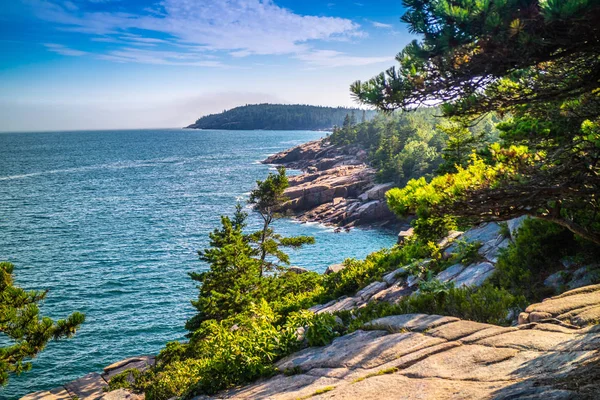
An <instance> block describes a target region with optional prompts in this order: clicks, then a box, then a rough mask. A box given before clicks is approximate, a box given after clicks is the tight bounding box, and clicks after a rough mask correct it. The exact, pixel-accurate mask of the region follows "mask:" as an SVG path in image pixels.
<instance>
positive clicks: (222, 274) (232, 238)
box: [185, 204, 260, 332]
mask: <svg viewBox="0 0 600 400" xmlns="http://www.w3.org/2000/svg"><path fill="white" fill-rule="evenodd" d="M246 217H247V214H246V213H244V212H243V211H242V209H241V205H239V204H238V205H237V207H236V212H235V214H234V217H233V219H231V218H229V217H227V216H223V217H221V227H220V228H217V229H215V230H214V231H213V232H212V233H210V234H209V238H210V248H208V249H205V250H202V251H199V252H198V254H199V256H200V259H201V260H202V261H204V262H206V263H207V264H208V265H209V266H210V268H209V270H208V271H205V272H200V273H197V272H192V273H190V277H191V278H192V280H194V281H196V282H198V283H199V285H198V289H199V291H200V293H199V294H198V299H197V300H193V301H192V305H193V306H194V308H196V310H197V311H198V313H197V314H196V315H195V316H194V317H193V318H191V319H190V320H188V322H187V323H186V326H185V327H186V329H187V330H189V331H191V332H194V331H195V330H196V329H198V328H199V327H200V324H201V323H202V322H203V321H206V320H209V319H216V320H222V319H225V318H228V317H229V316H231V315H235V314H237V313H240V312H242V311H243V310H245V309H246V308H247V307H248V306H249V305H250V304H251V303H252V302H253V301H255V295H254V293H255V292H256V291H257V289H258V285H259V281H258V280H259V271H260V264H259V262H258V260H256V259H255V258H253V256H254V254H255V250H254V249H253V248H252V247H251V246H250V244H249V242H248V239H247V237H246V236H245V235H244V233H243V229H244V227H245V226H246Z"/></svg>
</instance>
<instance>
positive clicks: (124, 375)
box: [105, 368, 142, 392]
mask: <svg viewBox="0 0 600 400" xmlns="http://www.w3.org/2000/svg"><path fill="white" fill-rule="evenodd" d="M141 375H142V373H141V372H140V371H139V370H137V369H136V368H130V369H126V370H125V371H123V372H121V373H119V374H117V375H115V376H113V377H112V378H110V381H109V382H108V388H107V389H105V391H107V392H110V391H113V390H117V389H136V388H137V386H136V380H137V379H140V377H141Z"/></svg>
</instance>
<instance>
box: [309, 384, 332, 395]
mask: <svg viewBox="0 0 600 400" xmlns="http://www.w3.org/2000/svg"><path fill="white" fill-rule="evenodd" d="M334 389H335V386H325V387H324V388H321V389H318V390H315V392H314V393H313V394H312V395H313V396H318V395H320V394H323V393H327V392H331V391H332V390H334Z"/></svg>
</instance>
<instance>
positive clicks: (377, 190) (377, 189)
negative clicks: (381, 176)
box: [365, 182, 396, 200]
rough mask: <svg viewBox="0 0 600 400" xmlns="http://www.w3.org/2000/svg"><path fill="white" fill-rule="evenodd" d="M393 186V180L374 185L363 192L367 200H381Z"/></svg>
mask: <svg viewBox="0 0 600 400" xmlns="http://www.w3.org/2000/svg"><path fill="white" fill-rule="evenodd" d="M394 186H396V185H395V184H394V183H393V182H392V183H381V184H379V185H375V186H373V187H372V188H371V189H369V190H367V191H366V192H365V194H366V195H367V196H366V198H367V199H368V200H383V199H385V193H386V192H387V191H388V190H390V189H391V188H393V187H394Z"/></svg>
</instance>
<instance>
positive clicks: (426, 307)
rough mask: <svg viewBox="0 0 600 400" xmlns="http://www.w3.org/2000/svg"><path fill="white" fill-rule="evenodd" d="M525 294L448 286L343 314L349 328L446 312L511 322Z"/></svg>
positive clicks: (493, 320) (478, 319) (473, 318)
mask: <svg viewBox="0 0 600 400" xmlns="http://www.w3.org/2000/svg"><path fill="white" fill-rule="evenodd" d="M524 301H525V299H524V298H523V297H522V296H513V295H512V294H511V293H510V292H508V291H507V290H505V289H499V288H496V287H494V286H492V285H490V284H486V285H483V286H481V287H479V288H470V287H467V288H449V289H447V290H439V291H428V292H419V293H417V294H413V295H412V296H409V297H406V298H404V299H402V300H400V302H399V303H397V304H389V303H371V304H369V305H367V306H366V307H364V308H361V309H357V310H354V311H352V312H349V313H343V314H341V315H340V317H341V318H343V319H344V320H345V321H350V323H349V328H348V329H349V331H353V330H356V329H360V328H362V326H363V325H364V324H365V323H366V322H369V321H372V320H373V319H377V318H382V317H387V316H390V315H401V314H435V315H447V316H452V317H457V318H461V319H466V320H470V321H477V322H483V323H489V324H496V325H507V324H508V323H510V321H509V319H508V317H509V311H510V310H511V309H515V310H518V309H522V308H523V307H524V306H525V303H524Z"/></svg>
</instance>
